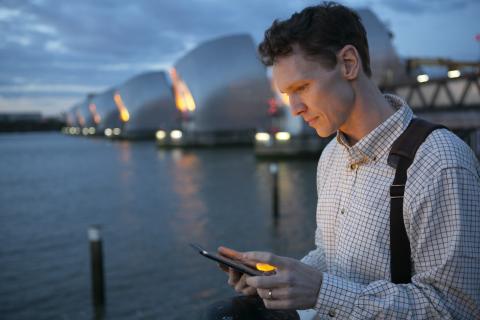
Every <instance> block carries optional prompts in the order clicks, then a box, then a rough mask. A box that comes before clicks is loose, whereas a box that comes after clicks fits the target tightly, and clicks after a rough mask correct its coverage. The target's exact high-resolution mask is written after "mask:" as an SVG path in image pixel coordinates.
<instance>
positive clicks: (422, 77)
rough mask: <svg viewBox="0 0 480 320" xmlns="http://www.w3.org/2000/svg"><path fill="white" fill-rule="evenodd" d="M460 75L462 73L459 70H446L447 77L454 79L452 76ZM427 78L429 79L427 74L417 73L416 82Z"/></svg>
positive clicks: (424, 80)
mask: <svg viewBox="0 0 480 320" xmlns="http://www.w3.org/2000/svg"><path fill="white" fill-rule="evenodd" d="M461 75H462V73H461V72H460V70H449V71H448V72H447V77H449V78H450V79H454V78H458V77H460V76H461ZM428 80H430V78H429V77H428V74H419V75H418V76H417V82H420V83H422V82H428Z"/></svg>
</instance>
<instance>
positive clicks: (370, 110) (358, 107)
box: [339, 79, 396, 146]
mask: <svg viewBox="0 0 480 320" xmlns="http://www.w3.org/2000/svg"><path fill="white" fill-rule="evenodd" d="M353 87H354V90H355V101H354V106H353V108H352V112H351V113H350V116H349V118H348V119H347V121H346V122H345V124H344V125H343V126H342V127H341V128H340V129H339V130H340V131H341V132H342V133H343V134H344V135H345V137H346V138H347V140H348V141H347V142H348V143H349V145H350V146H353V145H354V144H356V143H357V142H358V141H359V140H361V139H362V138H363V137H365V136H366V135H368V134H369V133H370V132H371V131H373V130H374V129H375V128H376V127H378V126H379V125H380V124H381V123H382V122H384V121H385V120H387V119H388V118H389V117H390V116H391V115H392V114H394V113H395V111H396V110H395V109H394V108H393V107H392V106H391V105H390V104H389V103H388V101H387V100H386V99H385V97H384V96H383V94H382V93H381V92H380V90H379V89H378V88H377V86H376V85H375V84H374V83H373V82H372V81H371V80H370V79H364V81H358V82H357V83H355V84H353Z"/></svg>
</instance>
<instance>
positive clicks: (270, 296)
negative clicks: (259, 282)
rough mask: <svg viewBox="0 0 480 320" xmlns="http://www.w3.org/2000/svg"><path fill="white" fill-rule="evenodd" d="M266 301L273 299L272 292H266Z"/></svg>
mask: <svg viewBox="0 0 480 320" xmlns="http://www.w3.org/2000/svg"><path fill="white" fill-rule="evenodd" d="M268 299H270V300H271V299H273V294H272V290H270V289H269V290H268Z"/></svg>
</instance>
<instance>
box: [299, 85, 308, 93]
mask: <svg viewBox="0 0 480 320" xmlns="http://www.w3.org/2000/svg"><path fill="white" fill-rule="evenodd" d="M307 87H308V84H304V85H301V86H300V87H298V88H297V90H296V91H297V92H301V91H303V90H305V89H306V88H307Z"/></svg>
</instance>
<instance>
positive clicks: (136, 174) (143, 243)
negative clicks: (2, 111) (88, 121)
mask: <svg viewBox="0 0 480 320" xmlns="http://www.w3.org/2000/svg"><path fill="white" fill-rule="evenodd" d="M315 170H316V161H314V160H304V161H298V160H297V161H284V162H280V163H279V190H280V191H279V192H280V219H279V221H278V223H274V221H273V219H272V214H271V189H272V188H271V181H272V180H271V177H270V174H269V163H268V162H259V161H257V160H256V159H255V157H254V154H253V151H252V149H250V148H220V149H197V150H159V149H157V148H156V147H155V145H154V143H153V142H135V143H132V142H127V141H123V142H122V141H108V140H105V139H87V138H80V137H70V136H64V135H61V134H59V133H28V134H3V135H0V318H1V319H5V320H6V319H93V318H94V316H93V314H94V311H93V308H92V304H91V284H90V256H89V244H88V238H87V229H88V227H89V226H90V225H93V224H98V225H101V227H102V238H103V249H104V265H105V281H106V300H107V306H106V311H105V316H104V319H196V318H197V317H198V316H199V315H200V314H201V312H202V310H204V309H205V307H206V306H208V305H209V304H211V303H213V302H215V301H217V300H219V299H223V298H225V297H229V296H232V295H234V292H233V290H232V289H231V288H230V287H229V286H228V285H227V284H226V276H225V275H224V274H223V272H221V271H220V270H219V269H218V268H217V266H216V265H215V263H213V262H211V261H209V260H207V259H204V258H202V257H201V256H200V255H198V254H197V253H195V252H194V251H193V250H192V249H191V248H190V247H189V246H188V244H189V243H190V242H196V243H199V244H201V245H203V246H205V247H207V248H210V249H215V248H216V247H217V246H218V245H226V246H229V247H232V248H235V249H238V250H268V251H273V252H275V253H277V254H280V255H287V256H291V257H296V258H300V257H302V256H303V255H304V254H305V253H306V252H308V250H310V249H312V248H313V238H314V231H315V216H314V214H315V213H314V212H315V205H316V187H315Z"/></svg>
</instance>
